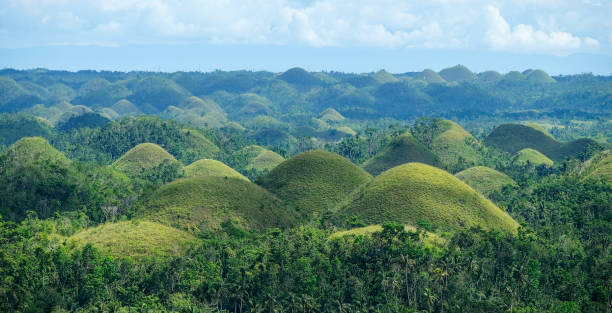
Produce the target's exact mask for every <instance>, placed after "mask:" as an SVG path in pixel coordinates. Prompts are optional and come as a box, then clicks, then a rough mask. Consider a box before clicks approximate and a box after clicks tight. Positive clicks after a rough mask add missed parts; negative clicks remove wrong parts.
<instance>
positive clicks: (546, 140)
mask: <svg viewBox="0 0 612 313" xmlns="http://www.w3.org/2000/svg"><path fill="white" fill-rule="evenodd" d="M485 143H486V144H487V145H490V146H494V147H498V148H500V149H502V150H504V151H506V152H510V153H517V152H518V151H520V150H522V149H525V148H531V149H535V150H538V151H540V152H541V153H543V154H544V155H546V156H548V157H549V158H550V159H552V160H553V161H555V162H559V161H563V160H564V159H565V158H567V157H570V156H577V155H579V154H580V153H582V152H584V151H585V150H586V149H587V147H588V146H589V145H596V144H597V143H596V142H595V141H593V140H591V139H578V140H574V141H572V142H559V141H556V140H555V139H554V138H552V137H551V136H549V135H548V134H546V133H544V132H542V131H540V130H538V129H535V128H533V127H530V126H528V125H520V124H504V125H500V126H499V127H497V128H495V129H494V130H493V131H492V132H491V133H490V134H489V135H488V136H487V138H486V140H485Z"/></svg>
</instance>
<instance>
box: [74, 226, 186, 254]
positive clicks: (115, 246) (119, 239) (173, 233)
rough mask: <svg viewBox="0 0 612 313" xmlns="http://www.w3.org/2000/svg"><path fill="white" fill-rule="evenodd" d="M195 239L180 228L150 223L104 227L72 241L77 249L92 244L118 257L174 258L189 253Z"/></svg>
mask: <svg viewBox="0 0 612 313" xmlns="http://www.w3.org/2000/svg"><path fill="white" fill-rule="evenodd" d="M194 240H195V238H194V237H193V236H192V235H190V234H188V233H186V232H184V231H181V230H178V229H175V228H172V227H168V226H165V225H161V224H158V223H154V222H149V221H139V220H133V221H125V222H118V223H109V224H102V225H100V226H97V227H93V228H89V229H86V230H84V231H81V232H79V233H76V234H74V235H72V236H71V237H69V238H68V241H69V242H70V241H73V242H74V243H75V244H76V245H77V246H82V245H85V244H87V243H91V244H92V245H94V246H95V247H97V248H99V249H101V250H105V251H108V252H110V253H111V254H112V255H114V256H116V257H125V256H130V257H132V258H140V257H144V256H171V255H175V254H177V253H180V252H182V251H184V250H185V248H186V247H187V246H188V244H189V242H191V241H194Z"/></svg>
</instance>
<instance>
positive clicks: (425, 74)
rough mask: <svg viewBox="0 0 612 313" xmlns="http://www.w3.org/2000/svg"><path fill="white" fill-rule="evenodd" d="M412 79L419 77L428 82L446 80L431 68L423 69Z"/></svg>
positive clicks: (442, 81)
mask: <svg viewBox="0 0 612 313" xmlns="http://www.w3.org/2000/svg"><path fill="white" fill-rule="evenodd" d="M414 79H419V80H422V81H424V82H428V83H444V82H446V81H445V80H444V78H442V76H440V75H439V74H438V73H436V72H435V71H433V70H431V69H425V70H423V71H422V72H420V73H417V74H416V75H415V76H414Z"/></svg>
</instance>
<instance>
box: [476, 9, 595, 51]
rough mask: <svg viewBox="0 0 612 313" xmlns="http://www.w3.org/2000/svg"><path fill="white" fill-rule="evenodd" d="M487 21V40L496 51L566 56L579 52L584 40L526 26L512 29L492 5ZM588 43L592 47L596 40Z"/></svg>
mask: <svg viewBox="0 0 612 313" xmlns="http://www.w3.org/2000/svg"><path fill="white" fill-rule="evenodd" d="M486 20H487V28H488V30H487V32H486V39H487V42H488V44H489V45H490V46H491V48H493V49H494V50H511V51H532V52H533V51H544V52H552V53H556V54H564V53H567V52H570V51H574V50H577V49H579V48H580V47H581V45H582V39H580V38H579V37H576V36H574V35H572V34H570V33H567V32H563V31H551V32H545V31H542V30H534V28H533V27H532V26H530V25H525V24H518V25H516V26H514V27H510V24H508V22H507V21H506V20H505V19H504V17H503V16H502V15H501V13H500V11H499V9H498V8H496V7H494V6H491V5H489V6H487V7H486ZM588 42H589V43H588V44H589V45H592V44H593V42H596V40H595V39H593V38H589V40H588Z"/></svg>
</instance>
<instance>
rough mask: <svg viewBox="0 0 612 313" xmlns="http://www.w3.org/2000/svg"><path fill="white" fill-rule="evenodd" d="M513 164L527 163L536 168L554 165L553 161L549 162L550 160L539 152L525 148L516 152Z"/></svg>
mask: <svg viewBox="0 0 612 313" xmlns="http://www.w3.org/2000/svg"><path fill="white" fill-rule="evenodd" d="M513 162H514V163H516V164H520V165H525V164H527V163H529V164H533V165H535V166H538V165H546V166H553V164H554V162H553V160H551V159H550V158H548V157H547V156H545V155H544V154H542V153H541V152H540V151H538V150H535V149H530V148H525V149H523V150H521V151H519V152H517V153H516V155H515V157H514V160H513Z"/></svg>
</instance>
